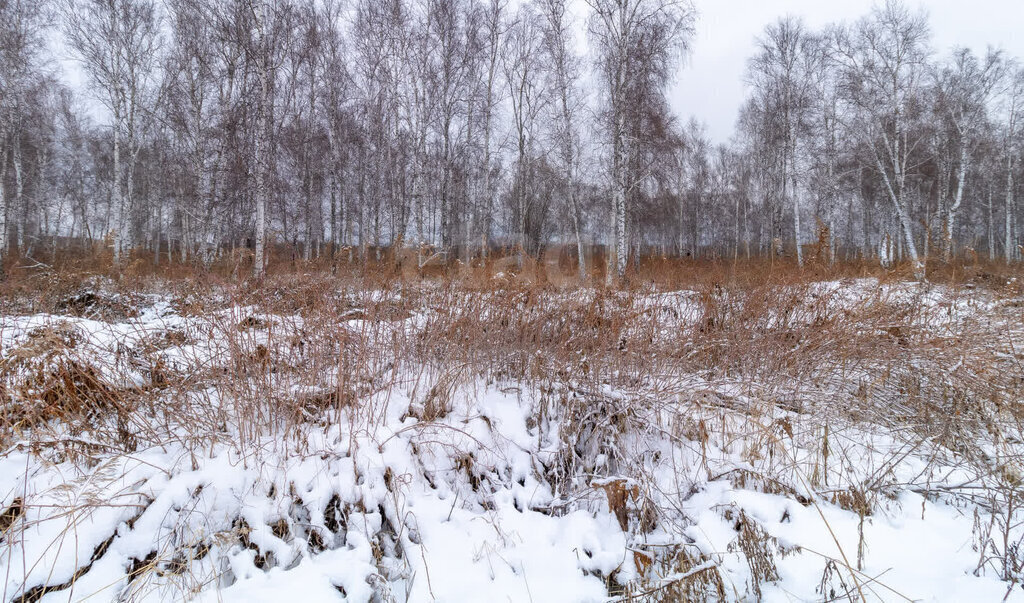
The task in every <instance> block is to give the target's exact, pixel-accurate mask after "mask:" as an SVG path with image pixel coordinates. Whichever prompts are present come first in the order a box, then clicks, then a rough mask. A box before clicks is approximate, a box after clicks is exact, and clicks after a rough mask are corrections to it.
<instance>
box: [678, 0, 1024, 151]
mask: <svg viewBox="0 0 1024 603" xmlns="http://www.w3.org/2000/svg"><path fill="white" fill-rule="evenodd" d="M693 1H694V4H695V5H696V8H697V11H698V13H699V16H698V21H697V35H696V38H695V39H694V41H693V49H692V52H691V53H690V56H689V58H688V59H687V61H686V66H685V67H683V68H682V69H681V70H680V73H679V77H678V80H677V82H676V85H675V88H674V90H673V92H672V98H671V102H672V107H673V108H674V109H675V112H676V114H677V115H678V116H679V117H680V118H681V119H683V120H686V119H689V117H690V116H691V115H692V116H695V117H697V119H699V120H701V121H704V122H705V123H706V124H707V126H708V134H709V135H710V136H711V138H712V140H713V141H715V142H726V141H727V140H728V139H729V137H730V136H731V135H732V132H733V128H734V126H735V122H736V116H737V113H738V111H739V108H740V105H742V103H743V100H744V99H745V97H746V90H745V87H746V85H745V84H744V82H743V79H744V75H745V73H746V66H747V58H748V57H750V56H751V55H752V54H753V52H754V40H755V38H756V37H757V36H759V35H760V34H761V32H762V31H764V27H765V26H766V25H767V24H769V23H771V22H773V21H775V20H776V19H778V18H779V17H780V16H783V15H787V14H791V15H795V16H801V17H803V19H804V22H805V23H807V25H809V26H810V27H812V28H814V29H818V28H821V27H823V26H825V25H827V24H829V23H834V22H837V21H846V22H850V21H854V20H856V19H857V18H859V17H861V16H862V15H865V14H867V13H868V12H869V11H870V10H871V7H872V6H873V5H874V4H875V2H873V1H872V0H693ZM881 1H884V0H879V2H881ZM907 5H908V6H909V7H911V8H916V7H918V6H921V7H924V9H925V10H926V11H927V12H928V15H929V20H928V21H929V24H930V25H931V31H932V46H933V48H934V50H935V53H936V54H937V55H938V56H940V57H944V56H946V55H948V54H949V50H950V49H951V48H952V47H953V46H955V45H960V46H967V47H970V48H972V49H974V51H975V52H976V53H983V52H984V51H985V49H986V47H987V46H988V45H990V44H991V45H992V46H995V47H997V48H1002V49H1003V50H1005V51H1006V52H1007V53H1008V54H1009V55H1011V56H1015V57H1017V58H1019V59H1022V60H1024V0H925V1H920V0H908V1H907Z"/></svg>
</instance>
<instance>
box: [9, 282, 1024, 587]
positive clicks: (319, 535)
mask: <svg viewBox="0 0 1024 603" xmlns="http://www.w3.org/2000/svg"><path fill="white" fill-rule="evenodd" d="M165 289H166V290H162V289H161V288H160V287H156V288H154V290H153V291H147V292H138V293H131V292H124V291H119V290H116V288H115V287H113V285H112V284H110V283H104V282H95V283H92V284H91V285H90V286H89V287H86V288H83V289H82V291H80V292H78V293H76V295H74V296H72V297H69V298H68V299H66V300H53V306H52V308H49V309H46V311H41V310H40V308H39V307H34V306H32V305H31V304H25V306H24V307H22V308H18V307H17V306H16V305H9V307H8V308H7V309H6V310H5V311H4V312H3V314H2V315H0V444H2V453H0V532H2V535H0V581H2V584H3V586H2V589H0V590H2V600H3V601H45V602H56V601H81V600H87V601H128V600H154V601H160V600H168V601H170V600H200V601H302V602H303V603H312V602H315V601H336V600H344V599H347V600H351V601H435V600H436V601H534V602H541V601H606V600H638V601H680V600H707V601H718V600H724V601H754V600H764V601H822V600H856V601H860V600H865V601H918V600H924V601H1001V600H1017V601H1024V589H1022V586H1021V584H1020V581H1021V579H1024V527H1022V524H1021V522H1022V520H1024V512H1022V511H1021V506H1022V505H1024V488H1022V479H1024V468H1022V466H1021V461H1022V453H1024V441H1022V440H1024V433H1022V428H1021V425H1022V424H1021V419H1022V418H1024V411H1022V409H1021V400H1022V396H1024V367H1022V364H1021V363H1022V360H1024V337H1022V335H1024V320H1022V319H1024V297H1022V295H1021V293H1022V292H1021V289H1020V288H1019V287H1017V286H1016V285H1015V284H1014V283H1009V284H1005V285H1004V284H1002V283H1000V284H999V286H998V287H990V286H981V285H979V286H978V287H976V288H975V287H957V288H947V287H943V286H937V285H926V284H916V283H879V282H878V281H875V280H867V279H865V280H849V281H843V282H824V283H811V284H801V285H793V286H791V287H762V288H745V289H744V288H736V289H732V288H722V287H718V286H708V287H704V288H701V289H699V290H693V291H671V292H666V291H654V290H650V291H643V292H631V293H620V292H603V291H582V292H581V291H572V292H559V291H553V290H552V291H546V290H543V289H531V288H526V287H522V288H517V287H513V286H509V287H508V288H507V289H494V288H491V289H488V290H478V289H472V288H459V287H454V286H441V285H437V286H426V285H424V286H420V287H416V288H411V287H396V288H393V289H386V290H381V289H370V290H367V289H363V288H357V287H355V286H350V285H337V284H334V285H332V284H330V283H315V282H314V283H310V282H302V283H300V282H296V283H292V284H285V285H282V286H280V287H278V288H276V289H272V288H268V289H267V290H266V291H261V292H259V293H252V294H242V293H238V292H231V291H216V292H196V291H188V290H183V289H172V288H170V287H167V288H165Z"/></svg>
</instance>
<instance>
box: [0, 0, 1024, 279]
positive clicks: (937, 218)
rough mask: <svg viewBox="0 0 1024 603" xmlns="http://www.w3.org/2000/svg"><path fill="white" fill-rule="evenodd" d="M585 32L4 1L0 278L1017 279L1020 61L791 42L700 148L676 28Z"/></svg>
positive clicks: (301, 0)
mask: <svg viewBox="0 0 1024 603" xmlns="http://www.w3.org/2000/svg"><path fill="white" fill-rule="evenodd" d="M585 4H586V14H583V15H576V14H574V13H573V12H572V10H571V7H570V6H567V3H566V0H526V1H524V2H519V3H516V4H515V5H513V4H510V2H509V1H508V0H44V1H41V0H0V204H2V207H0V210H2V211H0V254H2V255H3V256H5V257H6V256H12V257H14V256H17V257H23V258H32V257H34V256H36V255H42V254H44V253H45V252H53V251H56V250H58V249H59V248H61V247H66V246H69V245H73V244H76V243H81V242H99V241H102V242H105V243H106V244H107V245H109V247H110V248H111V249H112V251H113V255H114V259H115V261H117V262H121V261H123V258H124V257H126V256H127V255H128V254H131V253H135V254H140V253H148V254H151V256H152V258H153V260H154V261H155V262H158V263H159V262H161V261H167V260H180V261H185V262H202V263H209V262H211V261H213V260H214V259H216V258H217V257H219V256H221V255H223V254H226V253H233V252H235V251H237V250H245V252H246V253H251V254H252V255H253V258H254V262H253V265H254V271H255V272H256V274H259V273H260V272H261V271H262V270H263V266H264V265H265V254H266V246H267V245H268V244H287V245H290V246H291V248H292V249H293V250H294V252H295V253H297V254H301V256H302V257H304V258H305V259H312V258H314V257H322V256H324V255H332V256H338V255H339V254H340V255H341V257H345V258H348V259H349V260H350V261H352V260H358V259H365V258H367V257H372V256H373V254H379V253H380V252H381V250H383V249H388V248H390V249H396V248H409V249H416V250H425V249H427V248H428V247H429V248H430V249H431V251H430V252H429V253H430V254H431V256H433V255H434V254H443V255H444V256H445V257H449V258H454V257H459V258H463V259H464V260H470V259H472V258H473V257H477V256H479V255H481V254H486V253H488V251H489V250H493V249H494V248H495V247H504V248H506V249H510V250H515V251H517V252H519V253H523V254H539V253H541V252H542V251H543V250H544V249H547V248H550V247H551V246H553V245H565V246H566V247H567V248H568V249H572V250H573V255H575V256H576V257H577V258H578V260H579V261H578V266H579V270H580V271H581V273H584V272H585V271H586V270H587V268H588V266H587V260H588V258H589V257H591V256H592V253H591V252H592V250H593V249H594V248H595V246H600V247H601V248H602V249H604V250H606V253H604V254H603V257H605V258H607V261H608V262H609V265H608V267H609V270H608V273H609V274H614V273H617V274H620V275H621V274H623V273H624V272H625V271H626V269H627V265H628V262H629V261H630V260H631V258H637V257H640V256H641V255H643V254H649V253H658V254H663V255H672V256H690V257H706V256H715V257H733V258H740V257H754V256H765V255H771V254H779V253H785V254H788V255H791V256H793V257H795V259H796V260H797V261H798V262H800V263H803V262H804V261H805V257H804V256H805V254H806V253H809V252H810V250H812V249H813V252H814V253H815V254H818V255H821V254H825V255H826V256H827V258H828V259H829V260H830V261H831V260H834V259H836V258H840V259H843V258H845V259H852V258H860V259H870V260H879V261H882V262H885V263H889V262H895V261H901V260H907V261H910V262H912V263H914V264H915V265H916V266H917V267H921V265H922V262H923V261H924V259H926V258H940V259H944V260H950V259H953V258H954V257H960V256H962V255H964V254H972V253H973V254H977V253H987V255H988V256H990V257H992V258H1002V259H1003V260H1005V261H1007V262H1011V261H1015V260H1018V259H1020V256H1021V248H1020V245H1019V244H1020V235H1019V227H1020V223H1021V222H1020V210H1019V207H1018V205H1019V204H1018V203H1017V202H1016V198H1017V197H1018V196H1019V195H1018V194H1017V189H1018V188H1019V186H1020V184H1019V183H1020V182H1021V180H1022V178H1021V177H1019V172H1020V170H1021V167H1020V166H1021V162H1020V161H1018V158H1019V156H1020V154H1021V148H1022V145H1021V142H1022V123H1021V122H1022V119H1021V116H1020V113H1021V110H1022V105H1024V69H1022V67H1021V65H1020V64H1019V63H1018V62H1017V61H1016V60H1015V59H1014V58H1012V57H1008V56H1006V55H1005V54H1004V53H1003V52H1001V51H999V50H995V49H989V50H988V51H987V52H986V53H985V54H984V55H983V56H978V55H976V54H975V53H974V52H972V51H971V50H968V49H965V48H953V49H946V50H936V49H934V48H932V46H931V43H930V38H929V28H928V20H927V16H926V15H925V14H924V13H923V12H917V11H915V10H913V9H911V8H908V7H907V6H906V5H904V4H902V3H900V2H898V1H895V0H890V1H888V2H886V3H885V4H882V5H879V6H877V7H876V8H874V9H873V10H871V11H870V12H869V13H868V14H866V15H865V16H864V17H862V18H861V19H859V20H857V21H856V22H853V23H839V24H835V25H832V26H829V27H826V28H824V29H822V30H820V31H814V30H812V29H810V28H808V27H807V26H806V25H805V24H804V23H803V22H802V21H801V20H800V19H798V18H794V17H785V18H781V19H779V20H778V21H777V22H775V23H772V24H770V25H768V26H767V27H766V28H765V30H764V32H763V33H762V34H761V35H760V36H759V38H758V40H757V51H756V53H755V55H754V56H753V57H751V58H750V60H749V64H748V69H747V74H746V78H747V82H748V84H749V86H748V88H749V91H750V95H749V98H748V99H747V100H746V102H745V103H744V105H743V108H742V110H741V112H740V116H739V118H738V120H737V124H736V131H735V134H734V136H733V137H732V138H731V139H730V140H729V141H728V142H727V143H720V144H715V143H713V142H712V141H711V140H710V139H709V137H708V135H707V134H706V131H705V128H704V127H703V126H702V125H701V123H700V121H699V120H697V119H695V118H690V119H688V120H684V119H681V118H680V117H678V116H676V115H674V114H673V112H672V111H671V109H670V108H669V102H668V100H669V99H668V95H669V91H670V86H671V84H672V83H673V80H674V78H675V74H676V73H677V72H678V70H679V66H680V62H681V59H682V58H683V56H684V55H685V53H686V51H687V50H688V48H689V45H690V44H691V42H692V38H693V33H694V24H695V20H696V18H697V12H696V10H695V8H694V6H692V5H691V4H690V3H689V2H688V1H686V0H586V3H585ZM63 54H67V55H69V56H70V57H71V58H72V59H73V60H74V61H76V62H77V63H78V65H80V67H81V72H82V74H83V75H84V78H85V81H84V82H83V83H82V85H79V86H69V84H68V83H67V82H65V81H64V80H63V78H62V77H60V75H59V73H60V69H59V65H58V60H57V59H58V58H59V57H60V56H61V55H63ZM97 107H101V108H100V109H97ZM423 257H425V256H421V261H422V258H423Z"/></svg>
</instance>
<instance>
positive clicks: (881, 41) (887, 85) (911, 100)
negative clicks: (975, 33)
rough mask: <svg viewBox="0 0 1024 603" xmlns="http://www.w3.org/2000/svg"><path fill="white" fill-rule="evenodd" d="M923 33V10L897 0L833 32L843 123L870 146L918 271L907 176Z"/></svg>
mask: <svg viewBox="0 0 1024 603" xmlns="http://www.w3.org/2000/svg"><path fill="white" fill-rule="evenodd" d="M928 39H929V30H928V22H927V18H926V17H925V15H924V13H912V12H910V10H908V9H907V8H906V7H905V6H904V5H903V4H901V3H900V2H899V1H898V0H887V1H886V3H885V5H883V6H878V7H875V8H874V9H872V11H871V14H870V15H869V16H867V17H865V18H863V19H861V20H860V21H858V22H857V23H856V24H855V25H854V26H852V27H850V28H841V29H839V30H837V31H836V36H835V38H834V41H835V44H834V49H835V51H836V53H835V56H836V59H837V60H838V68H839V69H840V70H841V73H842V78H843V91H844V93H845V94H844V99H845V100H846V102H847V103H848V104H849V106H850V107H849V116H850V118H851V119H852V121H848V123H847V126H848V127H847V131H848V132H850V133H851V134H853V135H855V136H857V137H858V138H859V139H860V142H861V144H862V145H863V147H864V148H865V149H866V151H867V154H868V162H869V164H870V165H871V166H872V167H873V168H874V169H875V171H876V174H877V176H878V178H879V179H880V180H881V182H882V185H883V188H884V190H885V193H886V197H887V198H888V200H889V202H890V205H891V207H892V209H893V212H894V213H895V216H896V221H897V223H898V225H899V228H900V230H901V235H902V240H903V245H904V248H905V249H906V253H907V256H908V257H909V258H910V261H911V262H912V263H913V265H914V271H915V274H916V275H917V276H919V277H923V276H924V264H923V263H922V261H921V257H920V255H919V254H918V251H917V243H916V241H915V239H914V228H913V221H912V218H911V211H910V210H911V208H910V194H909V193H910V190H911V187H910V182H909V177H910V175H911V172H912V171H913V170H914V169H915V168H916V161H917V158H918V156H919V154H920V153H921V152H922V150H923V146H924V145H923V140H924V133H923V129H922V128H921V127H920V122H921V120H922V116H923V110H922V105H923V87H924V77H925V74H926V70H927V59H928V55H929V48H928Z"/></svg>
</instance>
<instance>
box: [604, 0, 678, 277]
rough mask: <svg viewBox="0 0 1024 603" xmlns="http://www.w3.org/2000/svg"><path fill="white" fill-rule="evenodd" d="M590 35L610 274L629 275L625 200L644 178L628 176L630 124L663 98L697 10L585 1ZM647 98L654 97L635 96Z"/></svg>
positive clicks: (659, 1) (670, 2)
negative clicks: (601, 125)
mask: <svg viewBox="0 0 1024 603" xmlns="http://www.w3.org/2000/svg"><path fill="white" fill-rule="evenodd" d="M587 5H588V6H589V7H590V9H591V11H592V12H591V17H590V25H589V32H590V36H591V39H592V42H593V46H594V48H595V53H596V56H595V57H594V58H595V60H596V62H597V65H598V71H599V75H600V78H601V81H602V88H603V91H604V96H605V102H606V105H607V106H606V111H605V127H606V130H607V135H608V139H609V142H610V147H611V180H612V183H611V224H612V228H611V230H612V233H611V237H610V239H611V240H612V242H613V250H614V251H613V252H612V254H611V255H610V256H609V257H610V259H611V260H612V261H611V262H610V263H609V271H608V276H609V279H610V278H612V275H616V276H618V278H622V277H623V276H625V274H626V263H627V260H628V256H629V248H630V245H629V239H628V233H627V231H626V224H627V222H628V216H627V213H628V208H627V206H626V200H627V197H628V196H629V194H630V192H631V190H632V189H633V188H634V187H635V186H637V184H638V183H639V180H640V175H639V174H635V173H630V169H629V166H630V165H631V164H632V163H633V161H632V159H633V157H632V154H633V152H634V147H635V146H636V143H637V141H636V140H634V139H632V137H631V136H630V126H631V123H632V122H635V120H636V118H637V113H638V112H640V111H642V110H643V108H644V107H645V105H648V104H649V102H650V101H651V100H663V99H664V95H665V94H666V91H667V86H668V84H669V82H670V81H671V79H672V76H673V74H674V72H675V68H676V62H677V59H678V58H679V57H680V55H681V53H682V51H684V50H685V49H686V48H687V45H688V43H689V40H690V37H691V35H692V33H693V20H694V10H693V8H692V6H691V5H690V3H689V2H687V1H685V0H587ZM638 94H649V95H652V96H653V97H656V98H653V99H652V98H637V96H638Z"/></svg>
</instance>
